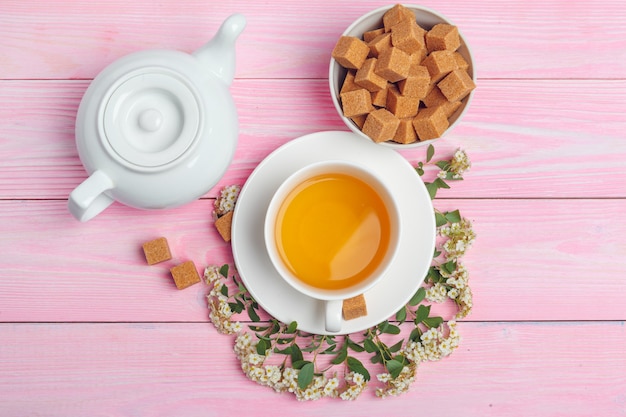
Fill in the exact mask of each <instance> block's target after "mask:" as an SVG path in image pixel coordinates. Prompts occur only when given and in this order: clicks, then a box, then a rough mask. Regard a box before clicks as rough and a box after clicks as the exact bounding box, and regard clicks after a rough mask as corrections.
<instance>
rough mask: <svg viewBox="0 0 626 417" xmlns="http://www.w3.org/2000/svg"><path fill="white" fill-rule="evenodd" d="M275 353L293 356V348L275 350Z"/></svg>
mask: <svg viewBox="0 0 626 417" xmlns="http://www.w3.org/2000/svg"><path fill="white" fill-rule="evenodd" d="M274 353H280V354H281V355H291V346H287V347H286V348H284V349H278V348H274Z"/></svg>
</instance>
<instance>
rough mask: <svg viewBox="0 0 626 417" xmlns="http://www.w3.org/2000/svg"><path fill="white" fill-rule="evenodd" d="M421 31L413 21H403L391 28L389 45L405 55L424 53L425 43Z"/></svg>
mask: <svg viewBox="0 0 626 417" xmlns="http://www.w3.org/2000/svg"><path fill="white" fill-rule="evenodd" d="M425 33H426V31H425V30H424V29H422V28H421V27H420V26H419V25H418V24H417V22H416V21H415V20H403V21H401V22H399V23H398V24H396V25H395V26H393V27H392V28H391V43H392V44H393V46H395V47H397V48H400V49H402V50H403V51H404V52H406V53H407V54H409V55H411V54H416V53H418V52H421V51H426V42H425V41H424V34H425Z"/></svg>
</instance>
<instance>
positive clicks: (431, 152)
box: [426, 144, 435, 162]
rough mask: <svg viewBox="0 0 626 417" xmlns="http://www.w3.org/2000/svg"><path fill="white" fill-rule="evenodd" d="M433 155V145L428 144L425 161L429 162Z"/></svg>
mask: <svg viewBox="0 0 626 417" xmlns="http://www.w3.org/2000/svg"><path fill="white" fill-rule="evenodd" d="M434 155H435V147H434V146H433V145H432V144H430V145H428V149H427V150H426V162H430V160H431V159H433V156H434Z"/></svg>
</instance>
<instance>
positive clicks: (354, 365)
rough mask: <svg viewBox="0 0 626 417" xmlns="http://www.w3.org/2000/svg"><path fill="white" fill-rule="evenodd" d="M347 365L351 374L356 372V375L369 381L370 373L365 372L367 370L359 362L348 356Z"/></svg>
mask: <svg viewBox="0 0 626 417" xmlns="http://www.w3.org/2000/svg"><path fill="white" fill-rule="evenodd" d="M347 363H348V369H349V370H351V371H352V372H356V373H357V374H361V375H363V378H365V380H366V381H369V380H370V373H369V372H368V371H367V369H365V367H364V366H363V364H362V363H361V361H360V360H358V359H357V358H355V357H353V356H348V360H347Z"/></svg>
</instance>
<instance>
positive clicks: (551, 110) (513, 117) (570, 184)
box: [0, 80, 626, 199]
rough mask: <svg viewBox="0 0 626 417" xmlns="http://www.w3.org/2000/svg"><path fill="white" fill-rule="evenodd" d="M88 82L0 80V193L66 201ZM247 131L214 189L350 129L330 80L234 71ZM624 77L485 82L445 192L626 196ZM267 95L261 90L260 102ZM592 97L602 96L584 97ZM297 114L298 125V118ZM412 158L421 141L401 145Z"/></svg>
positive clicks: (455, 142)
mask: <svg viewBox="0 0 626 417" xmlns="http://www.w3.org/2000/svg"><path fill="white" fill-rule="evenodd" d="M87 86H88V82H87V81H3V82H0V120H5V123H2V124H0V152H1V153H2V155H3V158H4V160H3V163H2V164H0V198H5V199H6V198H10V199H27V198H53V199H58V198H67V196H68V195H69V193H70V191H71V190H72V189H73V188H74V187H76V186H77V185H78V184H79V183H80V182H81V181H82V180H84V179H85V178H86V176H87V174H86V172H85V170H84V169H83V167H82V165H81V164H80V160H79V159H78V157H77V152H76V146H75V144H74V123H75V117H76V110H77V108H78V104H79V102H80V99H81V97H82V94H83V93H84V91H85V90H86V88H87ZM231 90H232V93H233V96H234V98H235V101H236V103H237V107H238V112H239V123H240V136H239V143H238V146H237V150H236V153H235V158H234V161H233V163H232V165H231V166H230V167H229V169H228V171H227V172H226V173H225V175H224V177H223V179H222V180H221V181H220V182H219V183H218V184H217V186H216V189H213V190H211V191H210V192H209V193H207V196H214V195H215V194H216V191H217V188H220V187H221V186H223V185H229V184H243V182H245V179H246V178H247V177H248V175H249V174H250V172H252V170H253V169H254V167H256V165H257V164H258V163H259V162H260V161H261V160H262V159H263V158H264V157H265V156H267V155H268V154H269V153H270V152H272V151H273V150H274V149H276V148H277V147H279V146H280V145H282V144H284V143H286V142H288V141H289V140H292V139H294V138H297V137H299V136H301V135H304V134H308V133H313V132H317V131H320V130H347V127H345V125H343V123H342V122H341V120H340V119H339V117H338V116H337V113H336V111H335V109H334V107H333V105H332V102H331V99H330V95H329V92H328V86H327V83H326V81H324V80H235V83H234V84H233V86H232V89H231ZM624 96H626V81H621V80H620V81H616V80H611V81H608V80H581V81H579V80H532V81H531V80H507V81H503V80H484V81H481V82H480V84H479V90H478V91H477V93H476V96H475V99H474V100H473V102H472V106H471V108H470V109H469V111H468V113H467V114H466V117H465V118H464V119H463V121H462V123H461V124H460V125H459V126H457V127H456V128H455V129H454V130H453V131H451V132H450V133H449V135H448V136H447V137H446V138H445V140H440V141H438V142H436V145H437V146H436V147H437V151H438V155H441V156H442V157H445V156H448V155H450V154H451V153H452V152H453V151H454V149H456V148H457V147H462V148H464V149H465V150H467V152H468V153H469V155H470V158H471V159H472V161H473V164H474V169H473V170H472V171H471V174H468V175H467V179H466V181H464V183H463V185H462V186H459V187H454V188H453V189H452V190H450V191H449V192H447V193H446V197H463V198H509V197H512V198H520V197H523V198H528V197H530V198H538V197H539V198H555V197H557V198H571V197H585V198H597V197H602V198H614V197H624V196H626V187H624V186H623V184H624V182H625V181H626V164H624V163H623V161H624V159H626V133H625V132H626V120H625V119H624V117H623V114H624V112H626V101H625V100H624V98H623V97H624ZM259 98H262V99H261V100H260V99H259ZM584 103H595V104H594V105H584ZM294 121H295V122H294ZM402 153H403V155H405V156H406V158H407V159H408V160H409V161H411V162H412V163H414V164H415V163H417V161H420V160H423V159H424V149H421V148H419V149H416V150H409V151H403V152H402Z"/></svg>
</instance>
